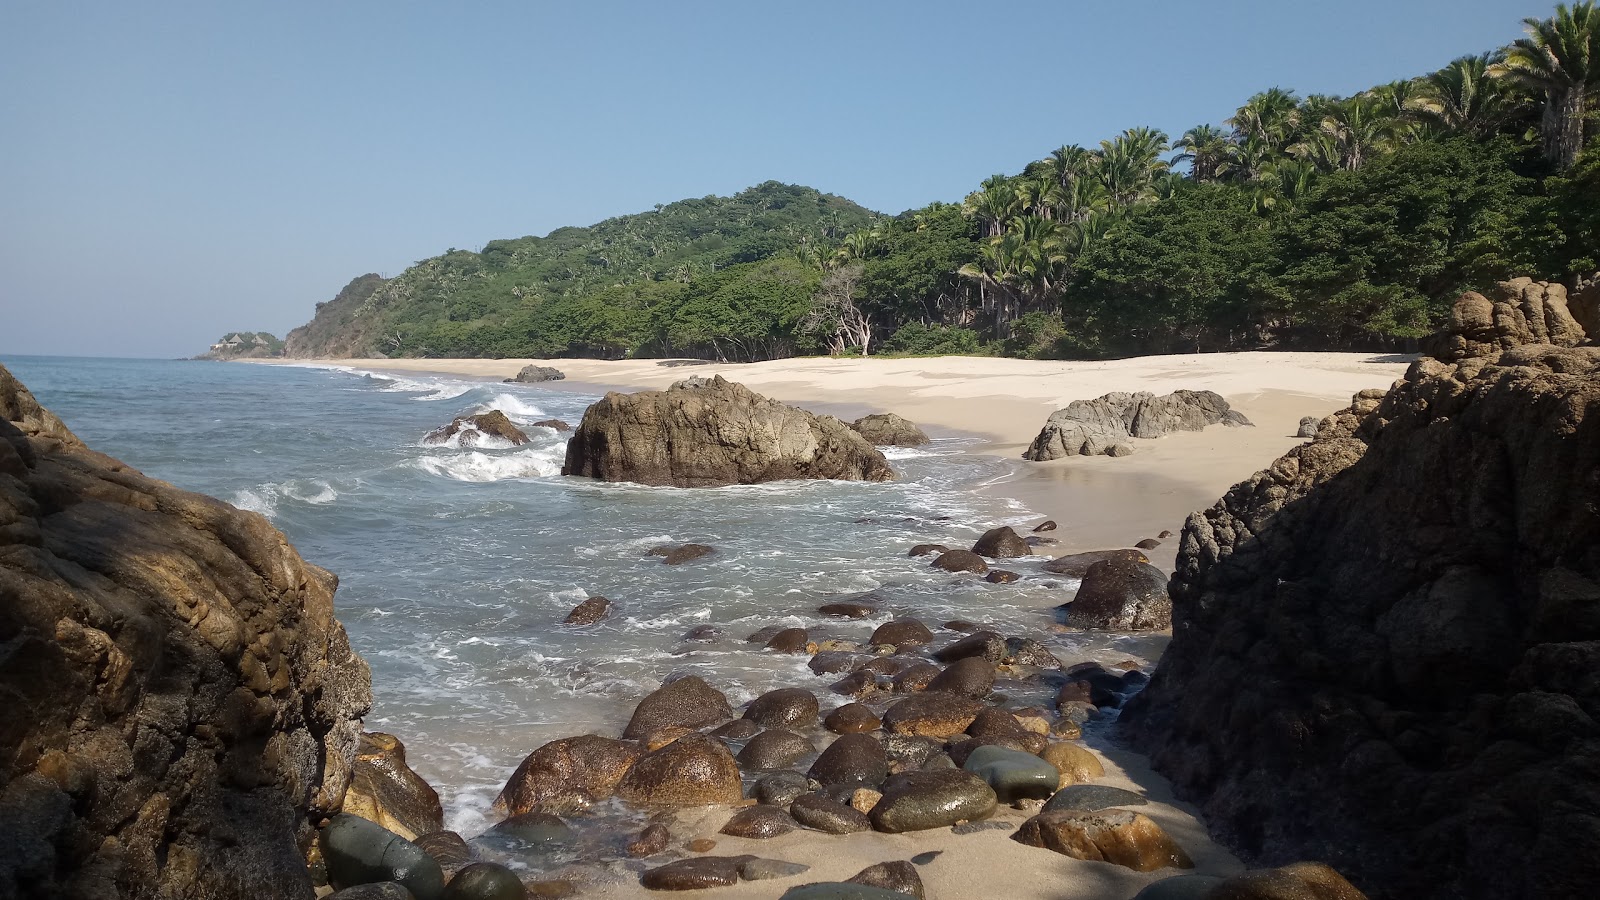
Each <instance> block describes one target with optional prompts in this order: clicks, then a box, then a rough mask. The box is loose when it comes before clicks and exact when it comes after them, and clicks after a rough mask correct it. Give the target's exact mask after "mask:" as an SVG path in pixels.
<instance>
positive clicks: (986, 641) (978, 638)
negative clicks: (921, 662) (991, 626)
mask: <svg viewBox="0 0 1600 900" xmlns="http://www.w3.org/2000/svg"><path fill="white" fill-rule="evenodd" d="M933 656H934V658H935V659H937V660H939V661H940V662H943V663H951V662H955V661H956V660H958V659H966V658H968V657H970V656H978V657H982V658H983V659H986V660H988V661H989V662H991V663H998V662H1000V661H1001V660H1003V659H1005V658H1006V642H1005V639H1003V638H1001V637H1000V635H998V634H995V633H994V632H992V631H978V632H974V633H972V634H970V635H967V636H966V637H964V638H962V639H961V640H959V641H956V642H955V643H953V644H947V645H945V646H944V647H941V648H940V649H939V651H938V652H937V653H935V654H933Z"/></svg>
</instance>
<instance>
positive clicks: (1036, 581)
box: [0, 357, 1153, 836]
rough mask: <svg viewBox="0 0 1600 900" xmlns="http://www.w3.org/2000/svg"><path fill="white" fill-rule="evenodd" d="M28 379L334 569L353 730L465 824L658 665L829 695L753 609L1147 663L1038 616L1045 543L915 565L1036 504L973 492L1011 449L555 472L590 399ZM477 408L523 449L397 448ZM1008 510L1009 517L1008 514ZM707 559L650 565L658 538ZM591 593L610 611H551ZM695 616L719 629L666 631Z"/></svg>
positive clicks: (663, 673)
mask: <svg viewBox="0 0 1600 900" xmlns="http://www.w3.org/2000/svg"><path fill="white" fill-rule="evenodd" d="M0 362H4V363H5V364H6V365H7V366H8V367H9V368H10V369H11V370H12V372H13V373H14V374H15V375H16V376H17V377H18V378H20V379H22V381H23V383H25V384H26V385H28V387H29V388H30V389H31V390H32V391H33V392H34V394H35V395H36V396H37V397H38V399H39V401H40V402H41V403H43V404H44V405H45V406H47V407H49V408H50V409H51V410H52V411H54V412H55V413H56V414H57V415H59V416H60V417H61V418H62V419H63V420H65V422H66V423H67V425H68V427H70V428H72V429H73V430H74V431H75V432H76V433H77V434H78V436H79V437H81V438H83V439H84V440H85V441H86V442H87V443H89V444H90V445H91V446H92V447H94V448H95V449H97V450H100V451H102V452H105V453H108V454H110V455H112V456H115V457H118V458H120V459H121V460H123V461H124V462H127V463H128V464H130V465H133V466H134V467H136V468H138V469H140V470H141V471H143V472H144V473H146V474H147V475H151V476H154V477H157V478H161V479H163V480H166V481H169V482H172V483H173V484H175V485H178V486H179V487H182V488H185V489H188V490H194V491H200V492H203V493H206V494H211V495H213V496H216V497H219V498H222V499H223V500H226V501H228V502H230V503H233V504H234V505H235V506H238V507H239V508H240V509H245V510H250V511H253V512H257V513H260V514H261V515H264V516H266V517H267V518H268V519H270V520H271V521H272V523H273V524H274V525H276V526H277V527H278V528H280V529H282V530H283V531H284V532H285V533H286V534H287V535H288V536H289V538H290V540H291V541H292V542H293V543H294V545H295V547H296V548H297V549H298V550H299V551H300V553H301V555H302V556H304V557H305V558H306V559H307V560H308V561H310V562H313V563H316V564H317V565H320V566H323V567H325V568H327V569H331V570H332V571H334V572H336V573H337V574H338V575H339V579H340V587H339V591H338V595H337V597H336V608H337V612H338V615H339V618H340V619H341V620H342V621H343V622H344V624H345V627H346V628H347V629H348V631H349V633H350V639H351V643H352V644H353V645H354V646H355V648H356V649H357V651H359V652H360V653H361V655H362V656H363V657H365V658H366V660H367V662H368V663H369V664H370V665H371V667H372V685H373V710H372V713H371V715H370V716H369V717H368V718H367V720H366V727H367V729H368V730H369V731H386V732H391V733H393V734H395V735H397V736H399V737H400V738H401V739H402V740H403V741H404V742H405V744H406V747H407V759H408V761H409V762H410V763H411V765H412V766H413V767H414V768H416V769H417V770H418V771H419V772H420V773H421V774H422V775H423V776H424V777H425V778H427V779H428V780H429V782H431V783H432V784H433V785H434V786H435V787H436V788H437V789H438V791H439V793H440V795H441V797H442V799H443V801H444V804H445V808H446V820H447V825H448V826H449V827H451V828H454V829H456V830H459V831H461V832H462V833H464V834H467V835H468V836H470V835H472V834H475V833H477V832H479V831H482V830H483V828H485V827H487V825H489V824H492V822H493V819H492V813H491V812H490V810H489V806H490V804H491V802H492V801H493V799H494V797H495V795H496V794H497V793H498V792H499V790H500V788H501V787H502V785H503V784H504V783H505V779H506V777H507V776H508V775H509V774H510V773H511V771H512V770H513V769H514V768H515V767H516V766H517V764H518V763H519V762H521V760H522V758H523V757H524V756H526V755H527V754H528V753H529V752H531V751H532V750H534V749H535V748H537V747H538V746H539V745H541V744H543V743H544V742H546V741H549V740H552V739H555V738H557V737H564V736H569V735H575V734H582V733H589V732H594V733H600V734H605V735H609V736H615V735H616V734H617V733H619V732H620V730H621V728H622V726H623V725H624V724H625V723H626V722H627V719H628V716H629V714H630V713H631V711H632V708H633V705H634V704H635V703H637V702H638V700H639V699H640V698H641V697H643V696H644V695H645V694H647V693H649V692H650V691H651V690H653V689H654V688H656V687H658V686H659V685H660V684H661V683H662V681H663V680H664V679H665V678H667V677H668V676H669V675H672V674H674V673H679V672H693V673H694V674H697V675H700V676H701V677H703V678H705V679H706V680H707V681H709V682H711V683H712V684H713V685H716V686H717V687H719V688H721V689H722V690H723V691H725V692H726V693H727V694H728V696H729V699H730V701H731V702H733V703H734V704H735V705H737V704H739V703H741V702H743V701H746V700H749V699H751V698H753V697H755V696H757V695H758V694H760V693H762V692H763V691H766V690H769V689H772V688H774V687H780V686H791V685H801V686H805V687H809V688H811V689H813V690H815V691H816V692H817V693H818V695H819V696H821V697H823V698H824V700H823V705H824V710H826V709H828V708H829V707H831V706H833V705H837V704H839V703H842V702H845V700H846V698H842V697H837V696H835V695H831V694H830V693H829V691H828V685H829V684H830V683H832V682H833V681H834V680H836V679H837V678H838V677H839V676H833V675H830V676H816V675H813V674H812V673H811V671H810V670H809V669H808V668H807V667H806V662H807V657H805V656H803V655H801V656H785V655H779V654H775V653H771V652H767V651H764V650H763V649H762V648H761V646H760V645H759V644H751V643H747V642H745V641H744V638H745V637H746V636H747V635H749V634H750V633H752V632H755V631H757V630H758V629H761V628H763V627H765V626H769V625H783V626H799V627H806V628H810V629H811V630H812V639H813V640H818V639H826V638H839V639H845V640H856V641H864V640H865V638H866V637H867V636H868V635H869V634H871V632H872V629H874V628H875V627H876V626H877V625H880V624H882V623H883V622H885V621H888V620H889V619H890V618H892V617H893V616H894V615H912V616H916V617H918V618H920V619H921V620H923V621H924V622H925V623H927V624H928V625H929V626H930V627H934V628H935V631H936V634H941V635H943V637H940V638H938V640H939V641H940V642H942V641H945V640H950V639H953V638H955V637H959V635H956V634H954V633H950V632H940V631H939V630H938V628H937V626H938V625H939V624H940V623H942V622H945V621H948V620H952V619H967V620H972V621H978V622H982V623H985V624H988V625H992V626H995V627H997V629H998V630H1000V631H1001V632H1002V633H1004V634H1006V635H1007V636H1011V637H1032V638H1035V639H1037V640H1041V641H1043V642H1045V643H1046V644H1047V645H1048V646H1049V647H1050V648H1051V649H1052V650H1053V651H1055V652H1056V654H1057V655H1058V656H1060V657H1061V658H1062V659H1063V660H1064V661H1066V662H1068V663H1071V662H1074V661H1077V660H1079V659H1085V660H1086V659H1091V658H1093V659H1100V660H1102V661H1107V662H1111V661H1117V660H1122V659H1128V658H1132V659H1134V660H1136V661H1139V662H1147V661H1149V660H1148V659H1147V656H1148V655H1149V654H1150V653H1152V652H1153V651H1152V649H1151V645H1150V644H1149V643H1148V642H1146V641H1143V640H1140V639H1136V638H1132V637H1127V636H1118V635H1083V634H1062V633H1059V632H1058V631H1056V630H1053V629H1052V627H1051V626H1052V625H1053V624H1054V623H1055V618H1054V616H1053V615H1052V614H1051V610H1052V608H1053V607H1055V606H1056V605H1058V604H1060V603H1062V602H1063V601H1065V600H1067V599H1070V597H1071V592H1072V590H1073V589H1074V588H1075V587H1076V583H1075V582H1073V581H1071V580H1068V579H1063V578H1060V577H1057V576H1052V575H1049V574H1048V573H1044V572H1043V571H1042V570H1041V569H1040V566H1041V565H1042V563H1043V562H1044V561H1045V559H1046V558H1047V557H1044V556H1039V557H1034V558H1032V559H1025V560H1006V561H1005V562H1004V563H1003V565H1004V567H1005V568H1007V569H1011V570H1014V571H1017V572H1019V573H1021V574H1022V575H1023V579H1022V580H1021V581H1019V582H1018V583H1016V584H1011V585H995V584H989V583H986V582H984V581H982V580H981V579H978V578H976V577H974V576H971V575H951V574H948V573H944V572H941V571H938V570H934V569H931V568H929V566H928V560H927V559H925V558H911V557H908V556H907V553H906V551H907V550H908V549H909V548H910V547H912V546H913V545H915V544H919V543H940V544H945V545H947V546H950V547H969V546H971V544H972V542H973V540H974V539H975V538H976V537H977V536H978V535H979V534H981V533H982V532H983V531H984V530H986V529H988V528H991V527H994V526H995V525H1000V524H1007V525H1014V526H1028V527H1031V525H1033V524H1035V523H1036V522H1037V521H1038V518H1037V516H1035V514H1034V513H1033V512H1032V511H1030V510H1028V509H1027V508H1025V507H1024V506H1023V505H1022V504H1020V503H1017V502H1015V501H1008V500H1003V499H997V498H994V497H991V496H985V495H980V494H979V493H978V492H977V491H976V490H975V488H976V487H977V486H979V485H981V484H983V483H985V482H988V481H992V480H994V479H997V478H1000V477H1003V476H1005V475H1006V474H1007V473H1008V472H1010V467H1011V466H1012V465H1013V464H1012V463H1011V462H1009V461H1006V460H1002V459H999V458H997V457H992V456H985V455H982V454H981V450H982V445H981V442H979V441H978V440H977V439H976V438H970V437H959V436H946V437H941V438H937V439H935V440H934V441H933V442H932V443H931V444H929V445H927V446H925V447H920V448H917V449H889V450H888V451H887V453H886V455H887V456H888V457H889V459H890V462H891V465H893V466H894V468H895V471H896V473H897V474H898V476H899V477H898V478H897V479H896V480H895V481H893V482H890V483H883V484H868V483H857V482H825V481H805V482H779V483H774V484H767V485H758V486H733V487H724V488H694V489H679V488H666V487H644V486H640V485H630V484H600V483H597V482H593V481H590V480H587V479H579V478H565V477H562V476H561V475H560V471H561V463H562V459H563V457H564V453H565V444H566V435H564V434H559V433H557V432H556V431H555V430H553V429H551V428H545V427H536V426H533V425H532V424H531V423H533V422H534V421H537V420H542V419H548V418H558V419H563V420H565V421H567V422H570V423H573V424H576V423H577V422H578V421H579V419H580V418H581V417H582V415H583V410H584V409H585V408H586V407H587V406H588V404H589V403H591V402H593V401H594V400H596V399H598V396H597V394H586V393H583V392H581V390H580V391H574V390H572V389H571V386H562V388H561V389H554V388H550V387H540V386H538V385H518V384H502V383H498V382H490V381H485V380H474V379H467V378H452V377H442V376H435V375H405V374H380V373H376V372H366V371H361V370H357V369H352V368H347V367H326V368H313V367H296V366H265V365H240V364H226V363H207V362H188V361H157V360H109V359H82V358H46V357H10V358H6V359H4V360H0ZM490 409H498V410H500V411H502V412H504V413H505V414H506V415H507V416H508V417H510V418H511V419H512V421H514V422H517V423H519V424H520V425H522V426H523V427H524V429H525V430H526V431H527V433H528V435H529V437H531V438H532V443H530V444H527V445H524V446H520V447H512V446H509V445H504V446H498V445H488V446H469V447H461V446H459V444H456V443H452V444H449V445H445V446H430V445H425V444H424V443H423V442H422V438H423V435H424V434H426V433H427V432H428V431H430V430H432V429H434V428H437V427H439V426H441V425H444V424H446V423H448V422H450V420H451V419H452V418H453V417H455V416H459V415H463V414H469V413H476V412H484V411H487V410H490ZM1019 531H1023V532H1024V533H1026V530H1025V528H1023V527H1019ZM683 542H696V543H702V544H710V545H712V546H714V547H715V548H716V553H715V554H713V555H711V556H709V557H706V558H703V559H700V560H696V561H693V562H690V563H687V564H685V565H681V566H667V565H664V564H663V563H662V562H661V560H660V558H659V557H655V556H650V555H648V551H649V550H650V549H651V548H652V547H656V546H659V545H662V544H672V543H683ZM868 591H870V592H873V594H874V595H875V596H876V597H878V598H881V599H882V601H883V604H882V608H883V609H884V610H885V613H884V614H883V615H882V616H879V617H876V618H872V619H865V620H859V621H841V620H837V619H829V618H826V617H823V616H820V615H818V614H817V613H816V608H817V607H818V606H819V605H820V604H822V603H824V602H827V601H828V600H830V599H837V598H839V597H841V596H848V595H852V594H858V593H862V592H868ZM592 595H602V596H605V597H608V598H610V599H611V601H612V602H613V604H614V607H615V609H614V612H613V613H612V615H611V617H610V618H608V619H607V620H605V621H603V622H601V623H599V624H596V625H592V626H588V627H584V628H576V627H570V626H565V625H563V624H562V620H563V619H564V618H565V616H566V615H567V613H568V612H569V611H570V610H571V609H572V607H573V606H575V605H576V604H578V603H579V602H581V601H582V600H584V598H586V597H589V596H592ZM697 625H714V626H718V627H719V628H721V629H722V632H723V633H722V636H721V637H720V638H719V639H717V640H715V641H713V642H710V643H688V642H685V641H683V640H682V638H683V636H684V634H685V633H686V632H688V631H689V630H690V629H691V628H694V627H695V626H697Z"/></svg>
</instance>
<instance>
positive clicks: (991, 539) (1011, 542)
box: [972, 525, 1033, 559]
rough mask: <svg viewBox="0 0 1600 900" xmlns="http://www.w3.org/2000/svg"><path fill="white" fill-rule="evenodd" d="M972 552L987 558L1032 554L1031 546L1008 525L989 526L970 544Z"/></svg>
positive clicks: (1005, 557)
mask: <svg viewBox="0 0 1600 900" xmlns="http://www.w3.org/2000/svg"><path fill="white" fill-rule="evenodd" d="M972 552H973V553H976V554H978V555H979V556H986V557H988V558H989V559H1015V558H1017V557H1022V556H1032V555H1033V547H1032V546H1030V545H1029V544H1028V542H1027V541H1025V540H1023V539H1022V536H1021V535H1019V534H1017V533H1016V532H1015V531H1012V530H1011V529H1010V528H1009V527H1007V526H1005V525H1001V526H1000V527H999V528H991V529H989V530H988V531H985V532H984V533H983V536H982V537H980V538H978V541H977V543H975V544H973V545H972Z"/></svg>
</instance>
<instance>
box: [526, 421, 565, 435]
mask: <svg viewBox="0 0 1600 900" xmlns="http://www.w3.org/2000/svg"><path fill="white" fill-rule="evenodd" d="M533 425H534V427H535V428H549V429H552V430H554V431H556V432H560V433H565V432H568V431H571V430H572V426H571V425H568V424H567V423H565V422H563V421H561V420H560V419H540V420H539V421H537V422H535V423H533Z"/></svg>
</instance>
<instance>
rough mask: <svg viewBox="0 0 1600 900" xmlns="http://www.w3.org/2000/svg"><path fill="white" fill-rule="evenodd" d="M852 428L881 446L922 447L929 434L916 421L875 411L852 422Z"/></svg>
mask: <svg viewBox="0 0 1600 900" xmlns="http://www.w3.org/2000/svg"><path fill="white" fill-rule="evenodd" d="M850 428H851V430H853V431H855V432H856V433H857V434H859V435H861V436H862V437H864V438H866V439H867V440H869V441H871V442H872V443H873V444H874V445H876V446H879V447H920V446H922V445H923V444H926V443H927V442H928V436H927V435H926V434H924V433H923V431H922V429H921V428H918V427H917V425H916V423H915V422H912V421H911V420H910V419H905V418H902V417H900V416H897V415H895V414H894V413H874V414H872V415H870V416H862V417H861V418H859V419H857V420H855V421H854V422H851V423H850Z"/></svg>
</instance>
